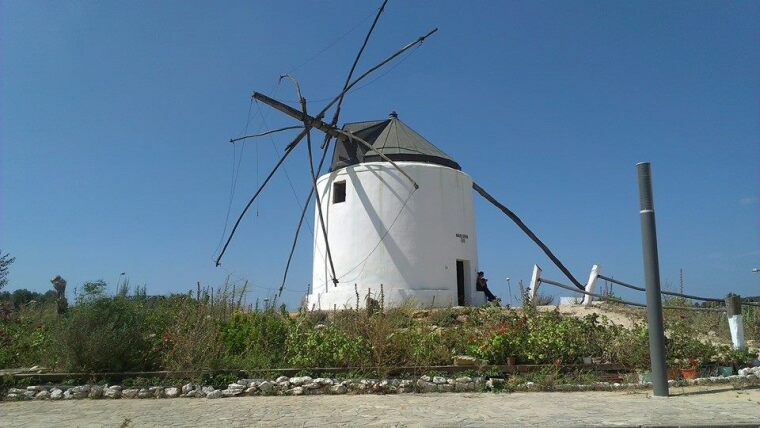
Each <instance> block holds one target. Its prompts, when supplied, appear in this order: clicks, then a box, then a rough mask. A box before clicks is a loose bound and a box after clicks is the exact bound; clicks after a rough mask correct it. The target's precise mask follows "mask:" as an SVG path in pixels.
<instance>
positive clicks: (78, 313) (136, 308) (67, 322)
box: [57, 297, 160, 372]
mask: <svg viewBox="0 0 760 428" xmlns="http://www.w3.org/2000/svg"><path fill="white" fill-rule="evenodd" d="M61 321H62V323H61V325H60V326H59V329H58V331H57V340H58V343H57V345H58V346H59V349H60V353H61V357H62V359H63V365H64V366H65V367H66V368H67V369H69V370H72V371H101V372H104V371H140V370H154V369H157V368H159V367H160V359H159V355H158V354H157V352H156V351H157V350H156V349H152V346H151V343H150V340H149V338H150V335H151V334H154V335H155V330H154V328H153V327H154V326H152V325H151V324H149V323H147V322H146V320H145V316H144V302H142V301H138V300H130V299H127V298H122V297H119V298H101V299H96V300H91V301H84V302H81V303H80V304H78V305H76V306H74V307H72V308H71V310H70V313H69V316H68V317H67V318H62V319H61Z"/></svg>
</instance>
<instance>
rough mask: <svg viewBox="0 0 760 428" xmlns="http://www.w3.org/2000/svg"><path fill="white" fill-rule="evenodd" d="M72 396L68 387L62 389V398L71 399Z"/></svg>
mask: <svg viewBox="0 0 760 428" xmlns="http://www.w3.org/2000/svg"><path fill="white" fill-rule="evenodd" d="M73 398H74V394H72V393H71V390H70V389H67V390H66V391H63V399H64V400H72V399H73Z"/></svg>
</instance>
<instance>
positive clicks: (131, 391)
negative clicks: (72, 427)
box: [66, 388, 140, 398]
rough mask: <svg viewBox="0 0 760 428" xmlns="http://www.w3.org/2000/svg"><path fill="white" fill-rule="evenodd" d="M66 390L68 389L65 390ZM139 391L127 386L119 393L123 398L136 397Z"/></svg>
mask: <svg viewBox="0 0 760 428" xmlns="http://www.w3.org/2000/svg"><path fill="white" fill-rule="evenodd" d="M66 392H68V391H66ZM139 393H140V390H139V389H136V388H127V389H125V390H123V391H121V395H122V396H123V397H124V398H137V395H138V394H139Z"/></svg>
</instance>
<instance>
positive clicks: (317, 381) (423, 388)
mask: <svg viewBox="0 0 760 428" xmlns="http://www.w3.org/2000/svg"><path fill="white" fill-rule="evenodd" d="M733 382H741V383H742V384H744V385H745V386H754V385H760V367H756V368H754V369H750V371H746V370H744V371H743V373H742V374H741V375H733V376H728V377H708V378H699V379H692V380H679V381H672V380H671V381H668V383H669V384H670V385H672V386H674V387H679V386H692V385H709V384H728V383H733ZM650 387H651V382H647V383H610V382H596V383H594V384H587V385H574V384H561V385H554V386H553V387H552V388H551V390H553V391H611V390H626V389H648V388H650ZM541 390H544V389H543V388H542V387H541V386H540V385H538V384H535V383H533V382H525V383H522V384H518V385H510V384H509V383H508V381H507V379H504V378H485V377H469V376H460V377H456V378H453V377H443V376H432V377H431V376H421V377H419V378H418V379H351V380H339V379H330V378H321V377H320V378H311V377H309V376H296V377H290V378H289V377H286V376H280V377H278V378H277V379H275V380H264V379H240V380H238V381H237V382H235V383H231V384H229V385H228V386H227V388H226V389H216V388H214V387H213V386H208V385H206V386H203V385H199V384H194V383H188V384H186V385H184V386H182V387H177V386H152V387H149V388H124V387H122V386H120V385H98V384H85V385H79V386H45V385H35V386H28V387H26V389H22V388H10V389H9V390H8V392H7V394H6V395H5V397H3V399H4V400H5V401H21V400H79V399H85V398H91V399H101V398H110V399H119V398H125V399H130V398H208V399H215V398H225V397H238V396H258V395H321V394H333V395H340V394H404V393H430V392H475V391H483V392H485V391H494V392H498V391H541Z"/></svg>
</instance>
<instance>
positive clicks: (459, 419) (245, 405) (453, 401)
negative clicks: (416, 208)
mask: <svg viewBox="0 0 760 428" xmlns="http://www.w3.org/2000/svg"><path fill="white" fill-rule="evenodd" d="M683 392H684V391H683V390H681V391H680V393H681V395H676V396H673V397H670V398H655V397H650V396H649V394H648V393H643V392H635V393H634V392H622V391H621V392H543V393H539V392H534V393H512V394H492V393H456V394H455V393H446V394H436V393H433V394H400V395H341V396H335V395H332V396H331V395H322V396H298V397H291V396H288V397H240V398H227V399H218V400H208V399H181V398H180V399H162V400H156V399H150V400H147V399H146V400H138V399H133V400H124V399H122V400H71V401H25V402H3V403H0V426H3V427H5V426H24V427H28V426H83V427H84V426H106V427H123V426H130V427H136V426H151V427H153V426H172V427H174V426H177V427H180V426H225V427H226V426H253V425H255V426H435V427H440V426H468V427H469V426H472V427H480V426H509V425H511V426H590V425H598V426H641V425H665V424H667V425H676V424H678V425H689V424H701V425H716V424H753V423H754V424H758V425H760V389H753V390H742V391H735V390H730V389H727V388H724V389H722V390H715V389H713V390H709V391H708V390H701V391H692V392H691V393H689V394H683ZM671 393H675V394H678V393H679V390H675V389H674V390H673V391H671Z"/></svg>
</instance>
